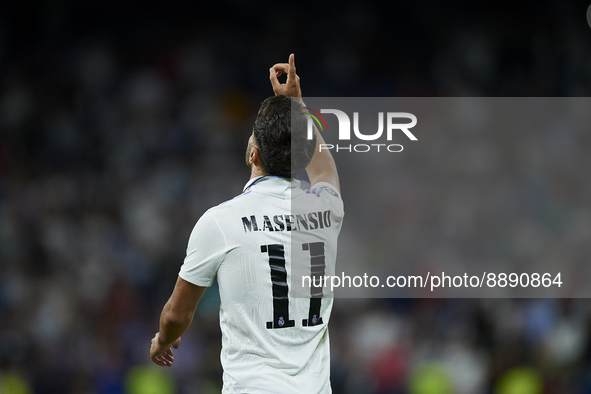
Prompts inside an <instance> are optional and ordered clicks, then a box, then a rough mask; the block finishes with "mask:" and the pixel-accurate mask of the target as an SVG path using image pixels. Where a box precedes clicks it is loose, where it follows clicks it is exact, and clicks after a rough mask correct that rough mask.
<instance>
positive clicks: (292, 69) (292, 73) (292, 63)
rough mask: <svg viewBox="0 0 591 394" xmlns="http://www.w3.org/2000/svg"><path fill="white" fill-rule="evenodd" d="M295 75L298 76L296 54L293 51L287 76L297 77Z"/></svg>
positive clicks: (290, 77)
mask: <svg viewBox="0 0 591 394" xmlns="http://www.w3.org/2000/svg"><path fill="white" fill-rule="evenodd" d="M295 77H296V68H295V56H294V54H293V53H292V54H291V55H289V69H288V72H287V78H289V79H292V78H293V79H295Z"/></svg>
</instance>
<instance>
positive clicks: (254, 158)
mask: <svg viewBox="0 0 591 394" xmlns="http://www.w3.org/2000/svg"><path fill="white" fill-rule="evenodd" d="M260 158H261V156H260V152H259V148H258V146H256V145H253V146H252V149H251V150H250V156H249V157H248V162H249V163H250V164H256V165H257V166H258V164H259V161H260Z"/></svg>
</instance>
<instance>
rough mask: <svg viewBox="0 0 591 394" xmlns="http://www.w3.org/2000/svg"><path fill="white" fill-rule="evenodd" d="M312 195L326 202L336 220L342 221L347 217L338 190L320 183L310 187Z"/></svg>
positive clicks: (328, 184)
mask: <svg viewBox="0 0 591 394" xmlns="http://www.w3.org/2000/svg"><path fill="white" fill-rule="evenodd" d="M310 193H313V194H315V195H317V196H318V197H319V198H321V199H323V200H324V201H326V203H327V204H328V205H329V206H330V208H331V209H332V211H333V212H334V214H335V219H336V220H337V221H341V220H342V219H343V216H345V211H344V206H343V199H342V198H341V194H340V193H339V192H338V190H337V188H336V187H334V186H333V185H331V184H330V183H328V182H318V183H315V184H314V185H312V186H311V187H310Z"/></svg>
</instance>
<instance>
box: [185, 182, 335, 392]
mask: <svg viewBox="0 0 591 394" xmlns="http://www.w3.org/2000/svg"><path fill="white" fill-rule="evenodd" d="M343 215H344V211H343V201H342V199H341V197H340V195H339V194H338V193H337V191H336V189H335V188H334V186H332V185H330V184H328V183H324V182H321V183H317V184H315V185H313V187H312V188H311V190H302V189H300V183H299V181H297V180H291V179H288V178H281V177H274V176H264V177H260V178H257V179H253V180H251V181H250V182H249V183H247V185H246V186H245V190H244V192H243V193H242V194H240V195H239V196H237V197H235V198H234V199H232V200H230V201H227V202H225V203H223V204H221V205H218V206H216V207H213V208H211V209H209V210H208V211H207V212H206V213H205V214H204V215H203V216H202V217H201V218H200V219H199V221H198V222H197V224H196V225H195V228H194V229H193V232H192V233H191V237H190V239H189V246H188V248H187V257H186V258H185V261H184V264H183V266H182V267H181V270H180V273H179V276H180V277H181V278H183V279H184V280H186V281H188V282H190V283H193V284H195V285H198V286H211V285H212V283H213V280H214V278H215V277H216V275H217V280H218V285H219V290H220V299H221V305H220V326H221V330H222V354H221V361H222V367H223V369H224V374H223V383H224V387H223V391H222V392H223V393H268V394H269V393H281V394H285V393H309V394H312V393H319V394H320V393H322V394H326V393H331V387H330V347H329V338H328V327H327V325H328V321H329V318H330V313H331V310H332V302H333V298H332V295H331V294H330V291H329V290H330V287H329V288H328V289H327V288H322V287H313V286H312V287H311V288H310V285H309V283H310V281H309V278H310V277H312V278H319V277H322V276H323V275H334V265H335V261H336V255H337V237H338V234H339V232H340V229H341V224H342V219H343ZM306 275H307V276H308V277H309V278H308V280H307V281H305V283H306V284H305V285H303V286H302V283H300V282H301V281H302V276H306ZM316 283H317V285H318V283H319V282H316ZM306 286H307V287H306ZM327 295H329V297H326V296H327Z"/></svg>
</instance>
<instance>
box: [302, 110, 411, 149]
mask: <svg viewBox="0 0 591 394" xmlns="http://www.w3.org/2000/svg"><path fill="white" fill-rule="evenodd" d="M306 109H307V110H309V111H312V112H313V113H307V114H306V115H308V139H309V140H311V139H312V137H313V135H314V134H313V133H314V122H316V124H317V125H318V127H319V129H320V130H321V131H324V130H325V129H326V130H327V131H328V125H327V123H326V120H325V119H324V117H323V116H322V115H321V114H333V115H335V116H336V117H337V121H338V123H339V141H351V119H350V118H349V115H347V114H346V113H345V112H343V111H341V110H338V109H321V110H320V112H318V111H316V110H313V109H312V108H309V107H306ZM401 119H406V120H409V121H410V122H407V123H398V122H399V121H400V120H401ZM384 123H386V140H387V141H392V136H393V135H394V132H395V131H401V132H403V133H404V135H406V136H407V137H408V138H409V139H410V140H411V141H417V137H415V136H414V134H413V133H411V131H410V130H409V129H411V128H413V127H414V126H416V124H417V117H416V116H414V115H413V114H411V113H409V112H386V113H385V114H384V112H378V130H377V131H376V132H374V133H373V134H371V133H367V132H368V130H364V132H363V133H362V132H361V130H360V129H359V112H353V133H354V135H355V137H356V138H357V139H359V140H362V141H376V140H378V139H379V138H380V137H382V134H384ZM372 131H373V130H372ZM380 148H385V149H382V151H388V152H402V150H403V146H402V145H400V144H385V143H383V144H378V143H373V144H349V145H341V144H336V145H334V144H320V145H319V148H318V149H319V151H322V150H323V149H324V150H330V149H335V150H336V151H337V152H339V151H341V150H345V151H348V152H369V151H372V150H375V151H377V152H380V151H381V150H380Z"/></svg>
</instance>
